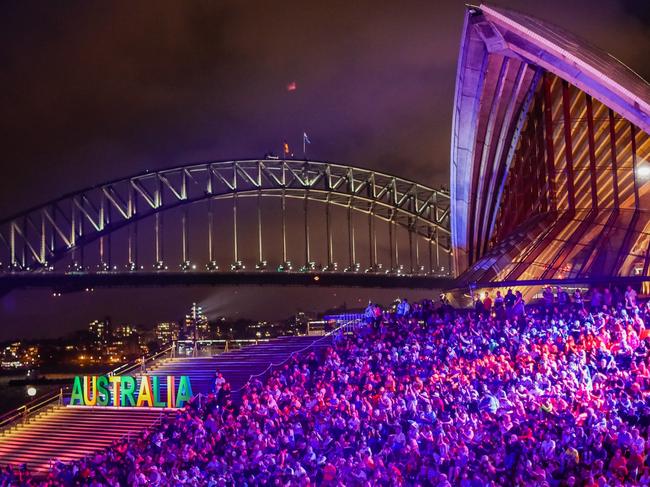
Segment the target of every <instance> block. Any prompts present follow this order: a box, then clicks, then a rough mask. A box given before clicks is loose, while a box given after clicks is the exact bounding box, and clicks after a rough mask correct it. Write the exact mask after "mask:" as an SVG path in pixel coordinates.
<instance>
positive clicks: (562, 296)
mask: <svg viewBox="0 0 650 487" xmlns="http://www.w3.org/2000/svg"><path fill="white" fill-rule="evenodd" d="M556 291H557V305H558V306H559V307H560V309H561V310H563V311H564V310H565V309H566V307H567V306H569V304H570V300H569V293H568V292H566V290H564V289H562V286H557V288H556Z"/></svg>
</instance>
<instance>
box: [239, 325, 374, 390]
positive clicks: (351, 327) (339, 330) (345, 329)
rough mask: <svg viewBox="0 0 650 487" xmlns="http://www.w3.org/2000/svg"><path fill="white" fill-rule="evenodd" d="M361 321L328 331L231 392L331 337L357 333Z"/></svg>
mask: <svg viewBox="0 0 650 487" xmlns="http://www.w3.org/2000/svg"><path fill="white" fill-rule="evenodd" d="M361 321H362V320H361V319H359V318H355V319H353V320H350V321H347V322H345V323H343V324H342V325H339V326H337V327H336V328H334V329H333V330H331V331H328V332H327V333H325V335H323V336H322V337H320V338H318V339H316V340H314V341H313V342H311V343H310V344H309V345H307V346H306V347H304V348H301V349H300V350H296V351H294V352H291V353H290V354H289V356H288V357H287V358H286V359H284V360H283V361H282V362H279V363H277V364H274V363H272V362H271V363H270V364H269V365H268V367H266V369H264V370H263V371H262V372H259V373H257V374H251V375H250V376H249V377H248V380H247V381H246V382H245V383H244V385H243V386H241V387H240V388H239V389H235V390H234V391H231V392H232V393H235V392H241V391H243V390H244V389H246V387H248V385H249V384H250V383H251V381H252V380H253V379H255V378H258V377H262V376H264V375H265V374H266V373H267V372H269V370H271V369H273V368H275V367H281V366H283V365H284V364H286V363H287V362H289V360H291V359H292V358H293V357H294V356H295V355H299V354H302V353H305V352H306V351H307V350H309V349H310V348H312V347H314V346H315V345H316V344H317V343H319V342H321V341H323V340H325V339H326V338H329V337H331V336H334V335H335V334H337V333H343V334H345V333H349V332H354V331H355V328H356V325H357V324H359V322H361Z"/></svg>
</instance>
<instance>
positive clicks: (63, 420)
mask: <svg viewBox="0 0 650 487" xmlns="http://www.w3.org/2000/svg"><path fill="white" fill-rule="evenodd" d="M166 414H174V413H173V411H170V410H162V409H147V408H129V409H112V408H91V407H66V406H54V407H52V408H51V409H49V410H47V411H44V412H42V413H39V414H37V415H35V416H34V417H32V418H30V420H29V421H28V422H27V423H25V424H20V425H17V426H14V427H13V428H12V429H11V430H8V431H5V432H4V434H3V435H2V436H0V465H7V464H11V465H22V464H27V466H28V467H29V469H30V470H31V471H32V472H34V473H35V474H37V475H38V474H45V473H47V471H48V469H49V467H50V464H51V462H53V461H55V460H61V461H63V462H67V461H72V460H77V459H79V458H83V457H85V456H87V455H89V454H91V453H93V452H95V451H98V450H102V449H104V448H106V447H108V446H110V445H111V443H112V442H113V441H115V440H119V439H120V438H122V437H124V436H126V435H128V434H136V435H137V434H139V433H140V432H141V431H142V430H144V429H146V428H150V427H151V426H153V425H154V424H155V423H157V422H158V421H160V419H161V418H162V415H166Z"/></svg>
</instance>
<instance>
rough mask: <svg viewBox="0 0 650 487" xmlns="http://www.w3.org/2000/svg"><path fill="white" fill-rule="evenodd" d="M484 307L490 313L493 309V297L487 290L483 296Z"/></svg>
mask: <svg viewBox="0 0 650 487" xmlns="http://www.w3.org/2000/svg"><path fill="white" fill-rule="evenodd" d="M483 309H484V310H485V312H486V313H490V312H491V311H492V298H491V297H490V293H488V292H487V291H485V295H484V297H483Z"/></svg>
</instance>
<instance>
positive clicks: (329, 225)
mask: <svg viewBox="0 0 650 487" xmlns="http://www.w3.org/2000/svg"><path fill="white" fill-rule="evenodd" d="M330 207H331V203H330V195H329V194H328V195H327V201H326V202H325V233H326V234H327V235H326V238H327V270H330V271H332V270H335V269H334V260H333V259H334V255H333V247H332V220H331V214H330V211H331V209H330Z"/></svg>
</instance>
